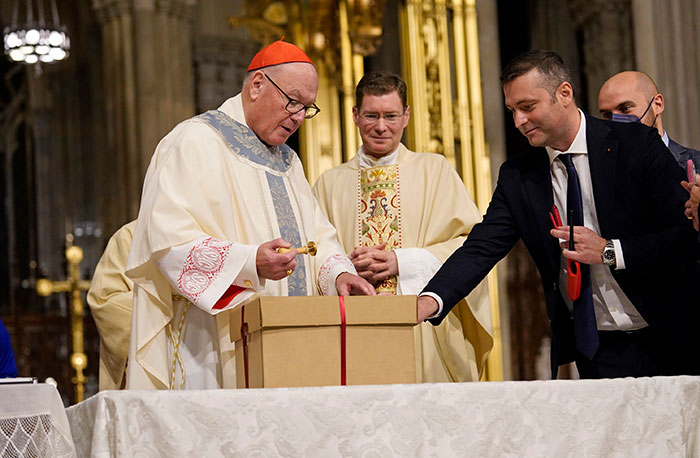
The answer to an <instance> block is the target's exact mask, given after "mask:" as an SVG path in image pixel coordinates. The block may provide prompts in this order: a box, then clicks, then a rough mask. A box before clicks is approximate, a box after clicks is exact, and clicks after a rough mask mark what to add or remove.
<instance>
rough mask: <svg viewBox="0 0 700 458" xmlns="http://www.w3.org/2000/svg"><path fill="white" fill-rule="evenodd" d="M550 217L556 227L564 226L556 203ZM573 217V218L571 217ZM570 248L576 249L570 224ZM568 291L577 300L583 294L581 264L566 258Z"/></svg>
mask: <svg viewBox="0 0 700 458" xmlns="http://www.w3.org/2000/svg"><path fill="white" fill-rule="evenodd" d="M549 218H550V219H551V220H552V224H553V225H554V228H555V229H556V228H557V227H560V226H563V225H564V224H563V223H562V221H561V215H560V214H559V209H558V208H557V206H556V205H553V206H552V211H551V212H550V213H549ZM570 219H571V218H570ZM569 250H571V251H575V248H574V226H573V225H569ZM566 291H567V293H568V296H569V299H571V300H572V301H575V300H576V299H578V298H579V296H580V295H581V264H579V262H578V261H574V260H572V259H567V260H566Z"/></svg>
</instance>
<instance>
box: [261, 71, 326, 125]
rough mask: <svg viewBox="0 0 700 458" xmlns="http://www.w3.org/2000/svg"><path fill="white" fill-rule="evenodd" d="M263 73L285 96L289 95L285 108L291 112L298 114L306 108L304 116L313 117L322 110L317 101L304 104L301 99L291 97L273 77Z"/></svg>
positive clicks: (306, 117)
mask: <svg viewBox="0 0 700 458" xmlns="http://www.w3.org/2000/svg"><path fill="white" fill-rule="evenodd" d="M263 75H265V78H267V79H268V80H270V82H271V83H272V85H273V86H275V87H276V88H277V90H278V91H280V92H281V93H282V95H283V96H285V97H287V100H289V102H287V106H285V107H284V109H285V110H287V111H288V112H289V113H291V114H297V113H299V112H300V111H302V110H304V118H305V119H311V118H313V117H314V116H316V115H317V114H318V112H319V111H321V109H320V108H319V107H317V106H316V104H315V103H312V104H311V105H304V104H303V103H301V102H300V101H298V100H296V99H293V98H291V97H290V96H288V95H287V94H286V93H285V92H284V91H283V90H282V88H281V87H279V86H278V85H277V84H276V83H275V82H274V81H272V78H270V77H269V76H267V74H266V73H263Z"/></svg>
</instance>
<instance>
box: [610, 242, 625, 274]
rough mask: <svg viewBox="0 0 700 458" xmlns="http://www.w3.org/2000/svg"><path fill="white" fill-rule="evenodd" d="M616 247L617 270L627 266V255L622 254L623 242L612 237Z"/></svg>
mask: <svg viewBox="0 0 700 458" xmlns="http://www.w3.org/2000/svg"><path fill="white" fill-rule="evenodd" d="M612 243H613V246H614V247H615V270H623V269H624V268H625V257H624V256H623V255H622V243H620V241H619V240H618V239H612Z"/></svg>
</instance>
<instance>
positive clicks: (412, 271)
mask: <svg viewBox="0 0 700 458" xmlns="http://www.w3.org/2000/svg"><path fill="white" fill-rule="evenodd" d="M394 253H396V261H397V263H398V265H399V276H398V283H399V285H398V287H399V290H398V291H397V293H399V294H403V295H410V294H418V293H420V292H421V290H423V288H424V287H425V285H427V284H428V281H430V279H431V278H433V275H435V272H437V271H438V270H439V269H440V267H441V266H442V263H441V262H440V260H439V259H438V258H436V257H435V255H433V254H432V253H431V252H430V251H428V250H426V249H425V248H397V249H396V250H394Z"/></svg>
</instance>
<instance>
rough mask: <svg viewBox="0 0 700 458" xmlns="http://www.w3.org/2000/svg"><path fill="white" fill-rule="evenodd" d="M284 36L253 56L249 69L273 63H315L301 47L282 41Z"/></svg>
mask: <svg viewBox="0 0 700 458" xmlns="http://www.w3.org/2000/svg"><path fill="white" fill-rule="evenodd" d="M283 39H284V37H282V38H281V39H279V40H278V41H275V42H274V43H271V44H269V45H267V46H265V47H264V48H263V49H261V50H260V51H258V53H257V54H256V55H255V56H254V57H253V60H251V61H250V65H248V71H249V72H250V71H253V70H257V69H259V68H263V67H269V66H271V65H279V64H288V63H290V62H307V63H309V64H312V65H313V62H311V59H309V56H307V55H306V53H305V52H304V51H302V50H301V48H300V47H298V46H297V45H294V44H292V43H287V42H285V41H282V40H283Z"/></svg>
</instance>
